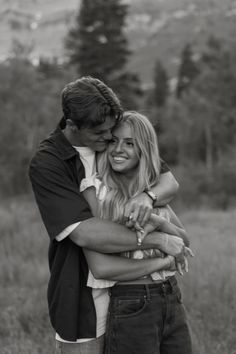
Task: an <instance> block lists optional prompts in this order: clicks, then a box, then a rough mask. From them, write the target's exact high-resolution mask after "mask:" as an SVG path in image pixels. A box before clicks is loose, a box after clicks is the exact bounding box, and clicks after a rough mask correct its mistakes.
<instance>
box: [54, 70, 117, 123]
mask: <svg viewBox="0 0 236 354" xmlns="http://www.w3.org/2000/svg"><path fill="white" fill-rule="evenodd" d="M61 97H62V110H63V113H64V120H67V119H71V120H72V121H73V122H74V123H75V124H76V126H77V127H78V128H83V127H86V128H92V127H94V126H97V125H100V124H102V123H104V122H105V119H106V117H107V116H110V117H111V118H114V119H116V120H119V119H120V118H121V117H122V113H123V109H122V106H121V103H120V101H119V99H118V97H117V96H116V94H115V93H114V92H113V91H112V89H111V88H109V87H108V86H107V85H105V84H104V83H103V82H102V81H100V80H98V79H96V78H93V77H90V76H87V77H82V78H80V79H78V80H76V81H73V82H70V83H69V84H67V85H66V86H65V88H64V89H63V91H62V95H61Z"/></svg>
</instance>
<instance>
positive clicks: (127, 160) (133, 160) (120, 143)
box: [108, 122, 139, 175]
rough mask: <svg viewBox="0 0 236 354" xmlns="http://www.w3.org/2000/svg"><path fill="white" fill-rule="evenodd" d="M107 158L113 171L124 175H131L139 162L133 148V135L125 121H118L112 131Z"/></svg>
mask: <svg viewBox="0 0 236 354" xmlns="http://www.w3.org/2000/svg"><path fill="white" fill-rule="evenodd" d="M108 159H109V162H110V164H111V168H112V169H113V170H114V171H116V172H119V173H122V174H126V175H130V174H131V175H132V173H133V172H134V171H135V170H136V167H137V166H138V164H139V156H138V155H137V153H136V151H135V148H134V137H133V135H132V132H131V129H130V126H129V124H127V123H126V122H124V123H120V124H119V125H118V126H117V127H116V128H115V129H114V130H113V132H112V140H111V142H110V143H109V145H108Z"/></svg>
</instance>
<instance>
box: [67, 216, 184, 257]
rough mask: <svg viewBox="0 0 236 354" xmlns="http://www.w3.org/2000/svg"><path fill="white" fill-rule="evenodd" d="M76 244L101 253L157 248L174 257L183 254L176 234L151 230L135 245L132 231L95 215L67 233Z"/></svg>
mask: <svg viewBox="0 0 236 354" xmlns="http://www.w3.org/2000/svg"><path fill="white" fill-rule="evenodd" d="M69 237H70V239H71V240H72V241H73V242H74V243H76V244H77V245H78V246H80V247H83V248H88V249H91V250H94V251H97V252H101V253H119V252H124V251H132V250H136V249H138V248H140V249H148V248H158V249H160V250H161V251H163V252H165V253H167V254H170V255H172V256H174V257H178V256H180V255H183V252H184V242H183V240H182V239H181V238H179V237H177V236H172V235H171V236H169V235H166V234H163V233H161V232H156V231H154V232H152V233H150V234H149V235H148V236H147V237H145V239H144V242H143V244H142V246H141V247H140V246H137V240H136V234H135V232H134V231H132V230H130V229H128V228H126V227H125V226H123V225H120V224H117V223H115V222H112V221H109V220H102V219H99V218H96V217H93V218H90V219H87V220H84V221H83V222H81V223H80V224H79V225H78V226H77V227H76V228H75V229H74V230H73V231H72V232H71V234H70V235H69Z"/></svg>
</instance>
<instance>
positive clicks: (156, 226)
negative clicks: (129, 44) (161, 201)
mask: <svg viewBox="0 0 236 354" xmlns="http://www.w3.org/2000/svg"><path fill="white" fill-rule="evenodd" d="M168 211H169V215H170V221H168V220H166V219H165V218H164V217H162V216H160V215H157V214H154V213H152V214H151V216H150V218H149V220H148V222H147V223H146V224H145V225H144V227H143V230H144V233H143V237H145V235H146V234H148V233H150V232H152V231H154V230H157V231H161V232H164V233H166V234H169V235H174V236H178V237H180V238H182V239H183V241H184V244H185V246H187V247H189V239H188V236H187V234H186V231H185V229H184V228H183V225H182V224H181V222H180V220H179V219H178V217H177V216H176V214H175V213H174V212H173V210H172V209H171V208H170V207H168Z"/></svg>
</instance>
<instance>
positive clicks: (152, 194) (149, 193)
mask: <svg viewBox="0 0 236 354" xmlns="http://www.w3.org/2000/svg"><path fill="white" fill-rule="evenodd" d="M144 193H146V194H147V195H148V196H149V197H150V198H151V199H152V202H153V203H155V201H156V200H157V195H156V194H155V193H153V192H152V191H150V190H145V191H144Z"/></svg>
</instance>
